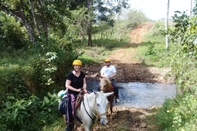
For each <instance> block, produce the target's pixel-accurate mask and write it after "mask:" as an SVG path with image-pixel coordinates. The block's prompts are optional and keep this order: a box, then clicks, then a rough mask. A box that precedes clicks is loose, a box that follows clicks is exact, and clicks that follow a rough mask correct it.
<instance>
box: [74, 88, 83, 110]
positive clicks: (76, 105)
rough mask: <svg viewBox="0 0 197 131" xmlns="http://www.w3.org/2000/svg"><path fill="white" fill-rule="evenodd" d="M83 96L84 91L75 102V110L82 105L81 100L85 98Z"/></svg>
mask: <svg viewBox="0 0 197 131" xmlns="http://www.w3.org/2000/svg"><path fill="white" fill-rule="evenodd" d="M83 97H84V92H83V91H81V92H80V93H79V94H78V96H77V99H76V102H75V111H76V110H77V109H79V107H80V105H81V102H82V100H83Z"/></svg>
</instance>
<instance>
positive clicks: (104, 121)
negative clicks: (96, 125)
mask: <svg viewBox="0 0 197 131" xmlns="http://www.w3.org/2000/svg"><path fill="white" fill-rule="evenodd" d="M107 123H108V120H107V118H104V119H100V124H101V125H102V126H105V125H107Z"/></svg>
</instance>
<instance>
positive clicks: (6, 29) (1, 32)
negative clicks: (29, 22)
mask: <svg viewBox="0 0 197 131" xmlns="http://www.w3.org/2000/svg"><path fill="white" fill-rule="evenodd" d="M26 38H27V37H26V31H25V30H24V28H22V27H21V25H20V23H19V22H16V21H15V19H14V18H13V17H9V16H7V15H6V14H4V13H3V12H0V40H1V41H0V43H1V44H0V47H1V48H2V47H10V48H11V49H21V48H22V47H24V46H25V45H26V44H27V39H26Z"/></svg>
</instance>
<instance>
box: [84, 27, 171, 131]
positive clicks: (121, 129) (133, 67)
mask: <svg viewBox="0 0 197 131" xmlns="http://www.w3.org/2000/svg"><path fill="white" fill-rule="evenodd" d="M153 25H154V23H144V24H142V25H140V26H138V27H137V28H136V29H134V30H132V31H131V34H130V36H131V42H130V43H128V44H127V45H126V46H124V47H122V48H119V49H117V50H115V51H114V52H113V53H112V54H111V55H110V56H109V58H110V59H111V60H112V63H113V65H115V66H116V68H117V72H118V73H117V76H116V80H117V81H118V82H150V83H154V82H159V83H172V82H173V80H172V79H167V78H166V77H165V75H166V74H167V73H168V72H169V71H170V69H169V68H156V67H148V66H144V65H143V64H142V62H143V60H136V59H134V57H133V56H134V55H135V50H136V48H137V47H138V45H139V44H140V42H141V41H142V37H143V35H144V34H145V33H147V32H148V31H149V30H150V29H151V28H152V27H153ZM130 47H132V48H130ZM128 48H129V50H128ZM101 66H102V65H92V66H89V67H85V68H84V71H85V72H86V73H87V74H88V75H87V78H88V79H98V76H99V75H98V74H99V71H100V68H101ZM151 111H152V108H151V109H138V108H129V107H116V106H115V107H114V114H113V119H112V120H111V121H110V122H109V124H108V126H106V127H101V126H98V125H96V126H94V131H158V130H157V128H156V127H155V125H154V124H149V123H147V122H146V119H149V118H150V119H154V114H152V113H150V112H151ZM147 117H149V118H147Z"/></svg>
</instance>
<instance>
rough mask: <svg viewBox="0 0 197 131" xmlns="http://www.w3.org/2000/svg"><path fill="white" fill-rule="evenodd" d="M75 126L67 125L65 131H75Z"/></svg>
mask: <svg viewBox="0 0 197 131" xmlns="http://www.w3.org/2000/svg"><path fill="white" fill-rule="evenodd" d="M73 127H74V126H73V125H72V124H70V123H68V124H67V125H66V130H65V131H72V130H73Z"/></svg>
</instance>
